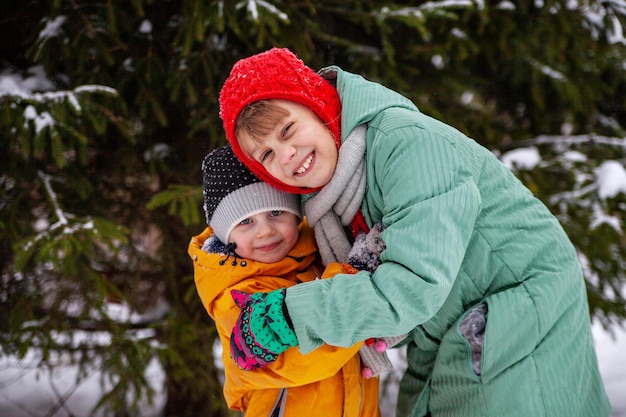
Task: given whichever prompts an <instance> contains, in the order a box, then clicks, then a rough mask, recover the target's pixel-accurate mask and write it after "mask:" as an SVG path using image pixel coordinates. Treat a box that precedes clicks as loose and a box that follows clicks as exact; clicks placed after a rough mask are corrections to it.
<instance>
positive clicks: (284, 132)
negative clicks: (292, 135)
mask: <svg viewBox="0 0 626 417" xmlns="http://www.w3.org/2000/svg"><path fill="white" fill-rule="evenodd" d="M291 126H293V123H287V124H286V125H285V127H284V128H283V131H282V132H281V134H282V137H283V138H286V137H287V135H288V134H289V129H290V128H291Z"/></svg>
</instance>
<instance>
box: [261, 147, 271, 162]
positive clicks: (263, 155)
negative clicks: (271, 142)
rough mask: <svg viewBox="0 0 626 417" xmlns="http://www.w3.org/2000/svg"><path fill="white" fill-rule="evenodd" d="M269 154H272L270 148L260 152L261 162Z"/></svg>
mask: <svg viewBox="0 0 626 417" xmlns="http://www.w3.org/2000/svg"><path fill="white" fill-rule="evenodd" d="M271 154H272V151H270V150H267V151H265V152H263V153H262V154H261V163H263V162H265V161H266V160H267V158H269V157H270V155H271Z"/></svg>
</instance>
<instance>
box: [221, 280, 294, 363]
mask: <svg viewBox="0 0 626 417" xmlns="http://www.w3.org/2000/svg"><path fill="white" fill-rule="evenodd" d="M231 295H232V297H233V300H234V301H235V303H236V304H237V305H238V306H239V308H241V313H240V314H239V317H238V318H237V322H236V323H235V326H234V327H233V332H232V334H231V335H230V356H231V358H233V360H234V361H235V363H237V366H239V367H240V368H241V369H243V370H244V371H252V370H254V369H257V368H260V367H264V366H267V365H269V364H270V363H272V362H274V361H275V360H276V359H277V358H278V355H280V354H281V353H283V352H284V351H285V350H287V349H289V348H290V347H292V346H297V345H298V339H297V338H296V334H295V332H294V331H293V328H292V327H291V324H290V323H289V320H288V319H287V318H286V317H285V311H284V308H285V306H284V300H285V289H284V288H283V289H280V290H276V291H272V292H269V293H262V292H260V293H254V294H248V293H245V292H241V291H236V290H233V291H231Z"/></svg>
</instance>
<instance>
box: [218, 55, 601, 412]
mask: <svg viewBox="0 0 626 417" xmlns="http://www.w3.org/2000/svg"><path fill="white" fill-rule="evenodd" d="M220 106H221V107H220V110H221V117H222V119H223V122H224V128H225V130H226V134H227V137H228V139H229V141H230V143H231V144H232V146H233V149H234V151H235V153H236V155H237V156H238V158H240V159H241V160H242V161H243V162H244V163H245V164H246V165H247V166H248V167H249V168H250V169H251V170H252V171H254V172H255V173H256V174H257V175H259V176H260V177H261V178H262V179H264V180H265V181H267V182H269V183H271V184H272V185H274V186H275V187H277V188H280V189H283V190H286V191H290V192H293V193H300V194H302V195H303V201H304V208H305V214H306V216H307V218H308V220H309V223H310V224H312V225H313V226H314V228H315V235H316V239H317V241H318V246H319V249H320V252H321V253H322V256H323V258H324V261H325V262H326V263H329V262H332V261H339V262H343V261H344V260H345V257H346V256H347V253H348V251H349V248H350V233H348V234H347V235H346V233H344V231H345V230H346V229H350V228H351V229H352V233H356V232H357V231H358V230H359V229H367V227H368V226H371V225H373V224H375V223H376V222H378V221H381V220H382V222H383V224H384V226H385V230H384V232H383V234H382V237H383V239H384V241H385V242H386V245H387V249H386V250H385V251H384V252H383V253H382V256H381V260H382V264H381V265H380V266H379V267H378V269H377V270H376V271H375V272H374V273H370V272H366V271H365V272H359V273H358V274H357V275H356V276H348V275H338V276H336V277H335V278H334V279H332V280H323V281H316V282H310V283H304V284H299V285H296V286H293V287H290V288H288V289H287V290H286V296H285V298H284V302H283V308H281V309H276V308H275V309H269V310H268V309H267V308H266V306H267V304H270V305H273V302H274V301H275V300H274V298H275V297H276V296H278V294H279V292H273V293H269V294H267V295H266V296H264V297H259V298H258V301H257V302H256V303H255V304H254V305H250V306H248V307H247V308H246V309H245V310H244V311H242V314H244V315H246V316H248V315H249V318H250V326H249V327H247V328H246V329H241V332H239V333H240V334H243V335H244V337H243V339H242V341H241V342H242V343H248V344H250V345H251V346H252V347H255V346H256V347H267V346H269V345H271V346H273V347H274V348H276V351H275V353H277V354H279V353H280V352H281V351H282V350H283V349H286V348H288V347H289V346H293V345H294V343H292V342H288V341H287V340H288V339H291V340H293V338H288V339H281V337H280V336H279V335H277V334H276V333H274V332H273V331H272V328H273V327H276V326H278V324H284V325H286V326H287V327H288V328H289V329H292V330H293V334H294V335H295V336H296V338H297V342H295V344H296V345H299V349H300V350H301V351H302V352H303V353H306V352H310V351H312V350H313V349H315V348H317V347H318V346H320V345H321V344H322V343H324V342H326V343H328V344H330V345H337V346H346V347H347V346H351V345H353V344H354V343H355V342H358V341H360V340H364V339H367V338H371V337H379V336H389V335H391V336H393V335H400V334H403V333H406V332H409V337H408V369H407V371H406V373H405V375H404V377H403V380H402V382H401V386H400V398H399V405H398V407H399V409H398V415H399V416H427V415H432V416H436V417H440V416H450V417H453V416H454V417H456V416H464V417H473V416H476V417H486V416H494V417H501V416H520V417H528V416H568V417H572V416H580V417H590V416H599V417H600V416H608V415H609V414H610V405H609V403H608V399H607V396H606V394H605V391H604V387H603V384H602V381H601V378H600V375H599V372H598V364H597V358H596V354H595V350H594V346H593V340H592V335H591V330H590V317H589V312H588V305H587V297H586V291H585V282H584V279H583V275H582V272H581V268H580V265H579V263H578V259H577V256H576V250H575V249H574V247H573V245H572V244H571V242H570V241H569V239H568V237H567V235H566V234H565V232H564V231H563V229H562V227H561V225H560V224H559V222H558V221H557V219H556V218H555V217H554V216H553V215H552V214H551V213H550V211H549V210H548V209H547V208H546V207H545V205H544V204H542V203H541V202H540V201H539V200H538V199H537V198H535V197H534V196H533V195H532V193H531V192H530V191H529V190H528V189H527V188H525V187H524V186H523V185H522V184H521V182H520V181H519V180H518V179H517V178H516V177H515V176H514V175H513V174H512V173H511V172H510V171H509V170H508V169H507V168H506V167H505V166H504V165H503V164H502V163H500V161H499V160H498V159H497V158H496V157H495V156H494V155H493V154H492V153H491V152H490V151H488V150H487V149H485V148H484V147H482V146H480V145H479V144H478V143H476V142H475V141H474V140H472V139H470V138H468V137H467V136H465V135H464V134H462V133H461V132H459V131H458V130H456V129H454V128H452V127H450V126H448V125H446V124H444V123H442V122H440V121H438V120H435V119H433V118H431V117H429V116H427V115H425V114H423V113H421V112H420V111H419V110H418V109H417V108H416V106H415V105H414V104H413V103H412V102H411V101H410V100H408V99H407V98H405V97H403V96H401V95H399V94H398V93H396V92H394V91H391V90H389V89H387V88H385V87H384V86H382V85H380V84H377V83H374V82H370V81H367V80H365V79H364V78H362V77H361V76H359V75H355V74H351V73H348V72H346V71H343V70H342V69H340V68H338V67H336V66H331V67H328V68H325V69H323V70H321V71H320V72H319V73H315V72H314V71H313V70H312V69H310V68H309V67H307V66H306V65H305V64H304V63H303V62H302V61H301V60H299V59H298V58H297V57H296V56H295V55H293V54H292V53H291V52H290V51H288V50H286V49H276V48H275V49H271V50H269V51H266V52H263V53H260V54H257V55H254V56H252V57H249V58H246V59H243V60H241V61H239V62H238V63H236V64H235V66H234V67H233V69H232V71H231V74H230V76H229V77H228V79H227V80H226V82H225V84H224V87H223V89H222V92H221V95H220ZM251 351H254V349H252V350H251Z"/></svg>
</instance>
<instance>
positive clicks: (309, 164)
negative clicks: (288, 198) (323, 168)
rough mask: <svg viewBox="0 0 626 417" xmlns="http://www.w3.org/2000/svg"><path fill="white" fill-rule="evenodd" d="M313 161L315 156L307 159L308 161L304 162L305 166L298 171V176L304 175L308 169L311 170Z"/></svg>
mask: <svg viewBox="0 0 626 417" xmlns="http://www.w3.org/2000/svg"><path fill="white" fill-rule="evenodd" d="M312 160H313V155H311V156H309V157H308V158H307V160H306V161H304V164H302V166H301V167H300V169H299V170H298V171H296V172H297V173H298V174H302V173H304V172H305V171H306V170H307V169H309V167H310V166H311V161H312Z"/></svg>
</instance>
